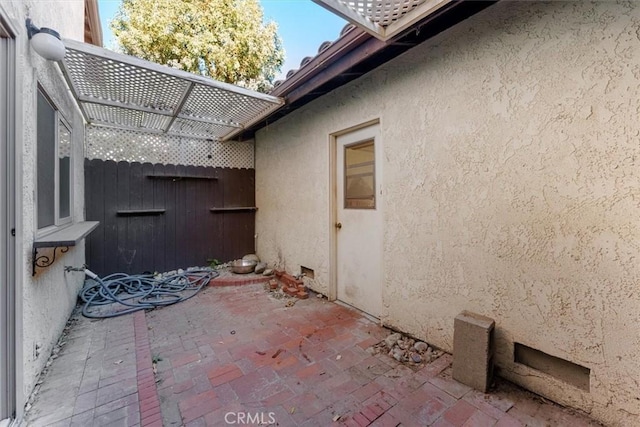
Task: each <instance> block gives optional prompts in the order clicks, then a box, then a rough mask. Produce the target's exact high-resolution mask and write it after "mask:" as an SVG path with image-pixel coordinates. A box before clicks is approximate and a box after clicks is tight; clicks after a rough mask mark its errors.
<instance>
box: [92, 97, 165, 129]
mask: <svg viewBox="0 0 640 427" xmlns="http://www.w3.org/2000/svg"><path fill="white" fill-rule="evenodd" d="M83 107H84V110H85V111H86V113H87V116H88V120H89V122H91V123H100V124H104V125H110V126H124V127H130V128H132V127H134V128H140V129H145V130H150V131H154V130H155V131H163V130H164V129H165V128H166V127H167V126H168V125H169V123H170V122H171V117H170V116H162V115H160V114H153V113H147V112H144V111H137V110H130V109H127V108H120V107H112V106H110V105H99V104H90V103H85V104H83Z"/></svg>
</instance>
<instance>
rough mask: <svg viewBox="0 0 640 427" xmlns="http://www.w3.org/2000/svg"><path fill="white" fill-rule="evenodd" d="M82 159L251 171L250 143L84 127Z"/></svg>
mask: <svg viewBox="0 0 640 427" xmlns="http://www.w3.org/2000/svg"><path fill="white" fill-rule="evenodd" d="M85 139H86V142H85V145H86V147H85V156H86V157H87V158H88V159H101V160H113V161H116V162H120V161H125V162H140V163H153V164H156V163H160V164H165V165H167V164H173V165H185V166H211V167H223V168H239V169H253V168H254V157H253V143H252V142H217V141H207V140H203V139H195V138H187V137H177V136H169V135H166V134H159V133H145V132H139V131H132V130H125V129H115V128H109V127H103V126H87V128H86V132H85Z"/></svg>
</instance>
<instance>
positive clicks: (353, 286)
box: [335, 124, 383, 317]
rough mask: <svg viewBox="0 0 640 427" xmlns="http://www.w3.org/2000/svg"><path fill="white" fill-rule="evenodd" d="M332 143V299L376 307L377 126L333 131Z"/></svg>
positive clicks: (376, 311)
mask: <svg viewBox="0 0 640 427" xmlns="http://www.w3.org/2000/svg"><path fill="white" fill-rule="evenodd" d="M336 141H337V146H336V163H335V164H336V189H337V191H336V198H337V200H336V203H335V206H336V207H337V212H336V224H335V227H336V233H337V237H336V244H337V247H336V259H337V261H336V264H337V265H336V273H337V274H336V280H337V297H338V300H340V301H342V302H344V303H347V304H349V305H352V306H354V307H356V308H358V309H360V310H362V311H364V312H365V313H368V314H370V315H371V316H374V317H380V314H381V311H382V279H383V277H382V210H381V207H382V190H381V188H382V167H381V166H382V162H381V159H382V144H381V141H380V138H379V126H378V125H377V124H376V125H373V126H368V127H366V128H362V129H359V130H356V131H353V132H350V133H347V134H345V135H341V136H339V137H338V138H337V139H336Z"/></svg>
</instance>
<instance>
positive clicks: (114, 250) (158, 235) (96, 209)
mask: <svg viewBox="0 0 640 427" xmlns="http://www.w3.org/2000/svg"><path fill="white" fill-rule="evenodd" d="M85 203H86V219H87V220H88V221H100V225H99V226H98V228H97V229H96V230H95V231H94V232H92V233H91V234H90V235H89V237H88V238H87V244H86V252H87V264H88V266H89V269H90V270H92V271H93V272H95V273H96V274H98V275H100V276H105V275H107V274H111V273H129V274H137V273H143V272H154V271H157V272H164V271H170V270H174V269H178V268H187V267H191V266H203V265H207V264H208V263H209V262H208V260H211V259H218V260H219V261H222V262H224V261H229V260H232V259H236V258H240V257H242V256H243V255H245V254H248V253H253V252H254V234H255V210H256V208H255V207H254V205H255V171H254V170H253V169H229V168H213V167H203V166H175V165H160V164H156V165H152V164H150V163H144V164H141V163H128V162H118V163H116V162H114V161H103V160H95V159H94V160H88V159H86V160H85Z"/></svg>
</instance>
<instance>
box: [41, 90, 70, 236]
mask: <svg viewBox="0 0 640 427" xmlns="http://www.w3.org/2000/svg"><path fill="white" fill-rule="evenodd" d="M37 135H38V137H37V139H38V143H37V165H36V176H37V182H36V189H37V190H36V200H37V215H36V217H37V218H36V219H37V228H38V232H39V233H42V232H44V233H46V232H47V231H49V230H50V231H53V230H54V229H55V228H56V227H58V226H61V225H64V224H68V223H71V222H72V220H73V216H72V206H73V204H72V203H73V200H72V199H73V182H72V181H73V173H72V172H73V171H72V164H73V163H72V151H73V150H72V143H71V126H69V124H68V123H67V121H66V120H65V119H64V117H63V116H62V114H60V112H59V111H58V109H57V108H56V107H55V105H54V103H53V102H52V101H51V98H49V97H48V96H47V94H46V93H45V91H44V90H43V89H42V88H41V87H38V109H37Z"/></svg>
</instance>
